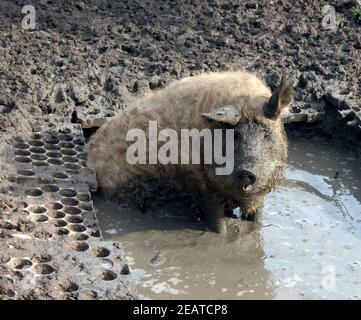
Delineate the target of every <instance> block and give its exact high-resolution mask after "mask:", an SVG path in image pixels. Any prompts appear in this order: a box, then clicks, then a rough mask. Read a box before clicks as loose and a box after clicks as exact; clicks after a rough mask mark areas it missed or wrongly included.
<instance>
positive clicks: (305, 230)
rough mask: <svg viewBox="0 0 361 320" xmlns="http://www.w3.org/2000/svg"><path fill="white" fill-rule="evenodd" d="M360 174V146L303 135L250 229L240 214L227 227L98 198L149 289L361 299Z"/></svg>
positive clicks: (151, 293) (150, 292)
mask: <svg viewBox="0 0 361 320" xmlns="http://www.w3.org/2000/svg"><path fill="white" fill-rule="evenodd" d="M360 182H361V162H360V158H359V157H358V156H357V154H355V153H354V152H352V151H350V150H348V149H344V148H343V147H342V146H336V145H330V144H329V143H327V142H325V141H323V140H306V139H305V140H303V139H297V140H293V141H290V159H289V168H288V170H287V174H286V180H285V181H284V183H283V184H282V185H281V186H279V187H278V188H277V189H276V190H275V191H274V192H272V193H271V194H269V195H268V197H267V199H266V203H265V210H264V212H265V213H264V218H263V226H262V228H260V229H259V230H255V231H253V232H245V229H247V228H248V227H249V225H248V222H243V221H239V220H233V221H229V223H230V227H229V230H230V231H229V232H228V234H227V235H225V236H222V235H217V234H214V233H211V232H207V231H206V230H205V228H204V226H203V225H202V223H196V222H194V221H191V220H190V218H187V217H186V216H184V217H182V216H179V215H178V216H177V218H174V217H170V216H171V214H167V212H162V213H158V214H157V217H150V216H145V215H141V214H139V213H136V212H131V211H130V210H129V209H127V208H121V207H118V206H117V205H115V204H113V203H110V202H107V201H104V200H102V199H101V198H99V197H95V198H94V203H95V206H96V209H97V215H98V219H99V222H100V227H101V229H102V232H103V236H104V237H105V239H106V240H114V241H121V242H122V243H123V245H124V248H125V250H126V252H127V255H128V260H129V262H130V266H131V269H132V276H133V278H134V279H135V280H136V281H137V283H138V288H139V292H140V294H141V296H142V297H143V298H150V299H162V298H168V299H321V298H338V299H349V298H351V299H352V298H353V299H361V251H360V249H359V248H360V247H361V190H360V187H361V184H360ZM237 231H238V232H237Z"/></svg>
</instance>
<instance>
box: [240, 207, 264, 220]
mask: <svg viewBox="0 0 361 320" xmlns="http://www.w3.org/2000/svg"><path fill="white" fill-rule="evenodd" d="M262 211H263V209H262V208H258V209H255V210H254V211H252V212H249V213H242V216H241V219H242V220H246V221H253V222H260V221H261V218H262Z"/></svg>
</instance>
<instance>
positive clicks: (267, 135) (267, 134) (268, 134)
mask: <svg viewBox="0 0 361 320" xmlns="http://www.w3.org/2000/svg"><path fill="white" fill-rule="evenodd" d="M264 137H265V138H266V139H271V137H272V135H271V132H269V131H266V130H265V131H264Z"/></svg>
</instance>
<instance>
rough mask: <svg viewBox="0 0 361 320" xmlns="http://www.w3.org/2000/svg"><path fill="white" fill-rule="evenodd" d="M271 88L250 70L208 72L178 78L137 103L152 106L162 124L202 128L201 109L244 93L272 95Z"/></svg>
mask: <svg viewBox="0 0 361 320" xmlns="http://www.w3.org/2000/svg"><path fill="white" fill-rule="evenodd" d="M271 94H272V93H271V90H270V89H269V88H268V87H267V86H266V85H265V84H264V82H263V81H262V80H260V79H258V78H257V77H256V76H255V75H253V74H250V73H246V72H223V73H207V74H202V75H198V76H194V77H189V78H185V79H183V80H180V81H176V82H174V83H172V84H171V85H169V86H168V87H166V88H165V89H162V90H160V91H157V92H155V93H152V94H151V95H149V96H148V97H145V98H143V99H141V100H139V102H138V103H137V104H138V105H139V106H140V107H141V108H146V109H148V110H152V111H153V112H155V113H156V118H157V119H154V120H158V121H159V124H160V126H161V127H169V128H174V129H182V128H198V127H199V126H201V122H202V120H201V117H200V114H201V113H205V112H210V111H213V110H216V109H218V108H220V107H222V106H225V105H229V104H237V103H239V102H240V100H241V99H242V97H256V96H257V97H258V96H262V97H266V98H269V97H270V96H271Z"/></svg>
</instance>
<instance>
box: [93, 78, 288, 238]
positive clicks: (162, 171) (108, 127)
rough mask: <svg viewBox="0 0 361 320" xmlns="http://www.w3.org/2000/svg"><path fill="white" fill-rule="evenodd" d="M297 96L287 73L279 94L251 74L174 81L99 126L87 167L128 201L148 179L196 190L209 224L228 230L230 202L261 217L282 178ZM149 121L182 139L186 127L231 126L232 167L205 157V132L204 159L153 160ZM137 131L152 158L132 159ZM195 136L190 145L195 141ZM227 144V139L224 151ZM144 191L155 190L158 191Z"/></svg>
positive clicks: (103, 186)
mask: <svg viewBox="0 0 361 320" xmlns="http://www.w3.org/2000/svg"><path fill="white" fill-rule="evenodd" d="M292 96H293V88H292V85H291V83H290V82H289V81H288V80H287V79H286V77H285V76H282V79H281V82H280V84H279V86H278V87H277V89H276V90H275V91H274V92H273V94H272V92H271V90H270V89H269V88H268V87H267V86H266V85H265V83H264V82H263V81H261V80H260V79H258V78H257V77H256V76H255V75H253V74H250V73H246V72H224V73H207V74H202V75H198V76H194V77H189V78H185V79H183V80H180V81H176V82H174V83H172V84H171V85H169V86H168V87H166V88H164V89H162V90H159V91H156V92H153V93H151V94H150V95H148V96H146V97H143V98H140V99H135V100H134V101H133V102H132V103H131V104H130V105H129V106H128V107H127V108H125V109H124V110H122V111H120V112H119V114H117V115H116V116H115V117H114V118H112V119H110V120H109V121H108V122H106V123H105V124H104V125H103V126H102V127H100V128H99V130H98V131H97V132H96V133H95V134H94V135H93V136H92V138H91V140H90V142H89V145H88V166H89V167H90V168H92V169H93V170H94V172H95V174H96V177H97V181H98V186H99V188H100V190H101V191H102V192H103V194H105V195H106V196H107V197H110V198H121V199H122V200H124V199H126V198H129V199H130V198H131V196H132V195H134V193H137V192H140V191H137V190H140V189H139V188H138V187H139V186H142V185H143V184H144V183H145V182H148V181H152V182H153V183H155V184H158V185H159V186H161V185H163V186H169V185H177V187H179V189H180V190H186V191H190V192H189V194H193V195H196V196H195V197H194V201H196V202H197V204H199V208H201V211H202V213H203V217H204V219H205V221H206V223H207V225H208V226H209V227H210V229H211V230H213V231H215V232H220V233H224V232H226V231H227V226H226V223H225V219H224V217H225V212H226V209H227V208H228V209H227V210H229V209H232V208H236V207H239V208H240V210H241V212H242V215H243V216H244V217H245V218H246V219H247V220H255V221H257V220H259V219H258V217H259V216H260V215H261V213H262V207H263V200H264V197H265V195H266V194H267V193H268V192H270V191H271V190H272V189H273V188H274V187H275V186H276V185H277V184H278V183H279V182H280V181H281V180H282V178H283V175H284V171H285V167H286V163H287V154H288V144H287V137H286V134H285V130H284V125H283V118H284V115H285V114H286V113H287V110H288V106H289V104H290V103H291V101H292ZM150 121H155V122H153V123H156V129H157V130H158V131H157V132H159V131H160V130H162V129H168V128H170V129H172V130H173V132H176V133H178V134H179V135H178V139H179V140H181V139H184V137H183V136H182V134H181V130H182V129H189V130H191V129H197V130H199V132H203V131H201V130H203V129H210V131H211V132H212V134H213V135H214V134H215V133H214V132H216V131H215V130H214V129H220V130H218V132H219V131H221V132H222V134H223V133H225V132H226V131H227V130H228V131H229V130H230V129H232V131H231V132H233V135H232V137H233V145H232V148H233V149H232V152H233V153H234V157H233V171H232V172H231V173H230V174H224V175H217V174H216V170H215V168H216V167H217V165H216V163H215V161H213V162H212V163H209V162H208V163H206V162H205V160H204V159H205V157H206V156H207V154H206V152H205V151H204V150H205V149H204V144H205V142H206V139H205V138H204V137H203V138H202V139H200V142H199V143H200V148H199V149H200V150H203V151H200V159H201V160H200V162H199V163H193V164H192V163H190V164H188V163H185V164H184V163H182V162H181V161H179V162H178V163H174V162H171V163H168V164H164V163H159V161H158V162H156V163H155V162H151V161H149V159H150V158H149V157H150V152H151V151H154V148H155V147H154V144H152V142H151V141H150V129H149V126H150ZM131 129H142V130H143V132H144V133H145V134H144V135H145V139H146V144H143V146H144V145H146V146H147V147H148V148H147V150H146V157H147V158H146V159H147V160H146V162H144V161H143V162H142V163H129V161H128V160H129V159H128V160H127V151H129V150H128V148H129V147H130V145H132V144H131V143H130V142H129V141H127V140H129V137H127V135H128V132H130V130H131ZM224 137H225V136H224V135H223V138H224ZM188 138H189V137H188ZM188 138H187V139H188ZM138 139H139V137H138ZM190 139H192V137H190ZM134 141H136V139H134V140H133V143H134ZM165 141H166V140H163V142H164V143H166V142H165ZM138 142H139V141H138ZM177 142H179V144H178V146H177V147H179V145H180V142H181V141H174V140H173V144H177ZM190 142H191V147H193V146H197V143H196V142H195V141H193V140H190ZM226 144H227V141H226V139H222V146H221V147H222V150H223V151H224V150H225V149H226V147H227V145H226ZM151 145H152V148H153V150H152V149H151V147H150V146H151ZM157 148H158V146H157ZM191 149H192V148H189V150H187V151H184V150H181V151H180V153H182V152H188V156H189V157H191V158H192V157H193V154H191V153H192V150H191ZM157 150H158V149H157ZM137 152H139V150H138V151H137ZM137 152H136V153H137ZM136 153H135V155H137V154H136ZM182 155H184V154H182ZM138 156H139V154H138ZM178 157H179V154H178ZM177 160H179V158H178V159H177ZM146 189H147V192H152V190H153V193H155V194H154V196H157V193H158V191H157V189H154V188H153V189H152V188H146ZM169 190H171V189H169ZM137 199H139V197H138V198H137Z"/></svg>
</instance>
